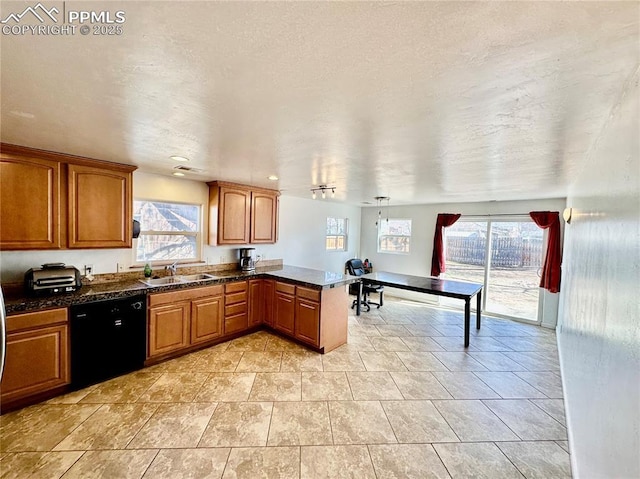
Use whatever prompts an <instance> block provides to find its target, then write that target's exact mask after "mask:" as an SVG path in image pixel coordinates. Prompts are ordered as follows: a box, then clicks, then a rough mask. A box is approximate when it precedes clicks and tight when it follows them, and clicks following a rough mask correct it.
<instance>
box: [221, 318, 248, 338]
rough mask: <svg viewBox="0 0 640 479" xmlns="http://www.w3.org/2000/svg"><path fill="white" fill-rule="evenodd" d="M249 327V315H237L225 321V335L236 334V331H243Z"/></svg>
mask: <svg viewBox="0 0 640 479" xmlns="http://www.w3.org/2000/svg"><path fill="white" fill-rule="evenodd" d="M248 327H249V324H248V317H247V313H243V314H236V315H235V316H231V317H228V318H225V320H224V334H231V333H235V332H236V331H243V330H245V329H247V328H248Z"/></svg>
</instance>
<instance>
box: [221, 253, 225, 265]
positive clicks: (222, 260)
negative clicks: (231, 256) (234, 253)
mask: <svg viewBox="0 0 640 479" xmlns="http://www.w3.org/2000/svg"><path fill="white" fill-rule="evenodd" d="M224 261H225V259H224V256H223V255H220V264H222V263H224Z"/></svg>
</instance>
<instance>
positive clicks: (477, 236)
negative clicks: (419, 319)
mask: <svg viewBox="0 0 640 479" xmlns="http://www.w3.org/2000/svg"><path fill="white" fill-rule="evenodd" d="M444 231H445V233H444V234H445V241H444V245H445V255H446V262H447V271H446V273H444V275H443V277H444V278H449V279H460V280H464V281H472V282H474V283H481V284H483V285H484V289H483V310H484V311H486V312H487V313H491V314H496V315H499V316H505V317H509V318H515V319H524V320H528V321H535V322H539V318H538V301H539V292H540V291H539V287H538V285H539V283H540V271H541V268H542V261H543V256H542V254H543V245H544V230H542V229H540V228H538V227H537V226H536V224H535V223H534V222H533V221H531V219H530V218H529V217H528V216H524V215H523V216H513V217H499V218H494V219H491V218H488V219H487V218H478V217H476V218H473V217H462V218H460V219H459V220H458V221H457V222H456V223H455V224H453V225H452V226H450V227H449V228H445V229H444ZM458 303H459V302H458ZM443 304H447V305H450V306H458V307H459V304H457V303H456V304H454V302H451V301H443Z"/></svg>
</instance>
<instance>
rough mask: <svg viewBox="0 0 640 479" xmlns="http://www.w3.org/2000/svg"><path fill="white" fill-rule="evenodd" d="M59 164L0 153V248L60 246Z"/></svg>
mask: <svg viewBox="0 0 640 479" xmlns="http://www.w3.org/2000/svg"><path fill="white" fill-rule="evenodd" d="M60 175H61V164H60V163H58V162H56V161H48V160H40V159H35V158H14V157H12V156H11V155H5V154H2V156H1V157H0V249H3V250H19V249H47V248H60V247H61V246H62V244H61V239H60V231H61V230H60V221H61V210H60V208H61V203H60V191H61V189H60V181H61V176H60Z"/></svg>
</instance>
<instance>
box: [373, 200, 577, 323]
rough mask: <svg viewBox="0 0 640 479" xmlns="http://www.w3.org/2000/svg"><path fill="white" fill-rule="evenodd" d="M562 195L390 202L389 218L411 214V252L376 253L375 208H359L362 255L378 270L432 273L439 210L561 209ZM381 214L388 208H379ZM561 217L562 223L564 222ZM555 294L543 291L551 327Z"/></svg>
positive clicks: (545, 318)
mask: <svg viewBox="0 0 640 479" xmlns="http://www.w3.org/2000/svg"><path fill="white" fill-rule="evenodd" d="M565 204H566V203H565V200H564V199H552V200H529V201H501V202H494V201H491V202H484V203H442V204H435V205H410V206H402V205H401V206H391V207H390V208H389V218H411V220H412V222H411V247H410V251H411V252H410V254H407V255H400V254H390V253H378V252H377V248H378V246H377V244H378V243H377V241H378V233H377V229H376V227H375V223H376V219H377V217H378V208H376V207H373V208H372V207H368V208H363V209H362V233H361V235H362V242H361V248H360V249H361V256H362V258H368V259H369V260H370V261H372V262H373V265H374V269H375V270H377V271H394V272H398V273H404V274H412V275H416V276H429V275H431V257H432V254H433V235H434V232H435V228H436V218H437V216H438V213H462V214H463V215H487V214H511V213H513V214H527V213H529V212H530V211H545V210H549V211H560V212H562V211H563V210H564V208H565ZM382 215H383V218H386V216H387V208H386V207H383V208H382ZM563 224H564V223H563V222H562V221H561V226H563ZM393 294H394V295H397V296H401V297H404V298H409V299H415V300H419V301H426V302H436V301H437V297H436V296H431V295H424V294H417V293H412V292H407V291H398V290H393ZM558 296H559V295H558V294H552V293H549V292H548V291H543V294H542V301H543V304H542V311H543V319H542V321H543V325H545V326H548V327H554V326H555V324H556V317H557V309H558V307H557V305H558Z"/></svg>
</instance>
